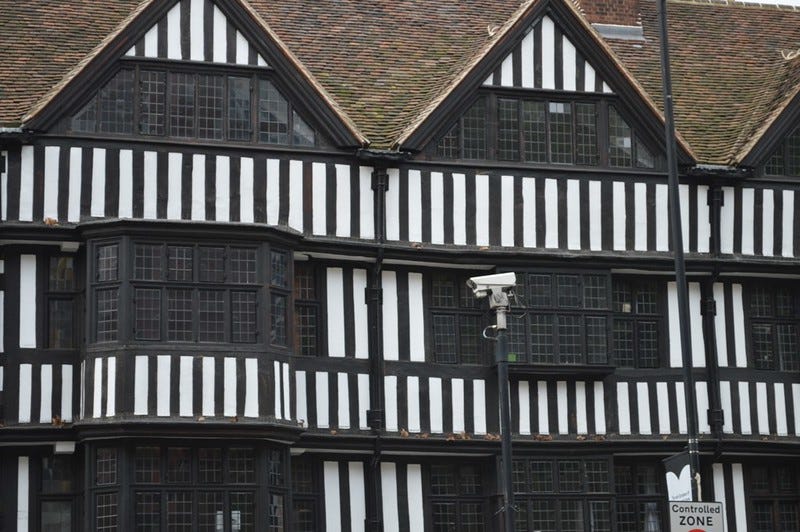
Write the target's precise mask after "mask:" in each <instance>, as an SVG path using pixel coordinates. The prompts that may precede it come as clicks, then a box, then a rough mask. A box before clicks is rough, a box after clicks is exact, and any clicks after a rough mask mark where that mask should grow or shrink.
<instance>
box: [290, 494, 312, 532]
mask: <svg viewBox="0 0 800 532" xmlns="http://www.w3.org/2000/svg"><path fill="white" fill-rule="evenodd" d="M315 516H316V509H315V508H314V503H313V501H306V500H303V501H299V500H297V498H295V499H294V527H295V530H297V532H315V531H316V530H317V529H316V527H315V523H316V517H315Z"/></svg>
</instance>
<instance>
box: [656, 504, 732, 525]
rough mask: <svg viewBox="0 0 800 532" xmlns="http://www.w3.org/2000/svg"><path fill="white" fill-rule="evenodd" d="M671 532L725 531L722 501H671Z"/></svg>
mask: <svg viewBox="0 0 800 532" xmlns="http://www.w3.org/2000/svg"><path fill="white" fill-rule="evenodd" d="M669 530H670V532H725V512H723V510H722V503H721V502H685V501H680V502H679V501H670V502H669Z"/></svg>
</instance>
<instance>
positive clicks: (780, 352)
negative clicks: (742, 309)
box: [747, 283, 800, 371]
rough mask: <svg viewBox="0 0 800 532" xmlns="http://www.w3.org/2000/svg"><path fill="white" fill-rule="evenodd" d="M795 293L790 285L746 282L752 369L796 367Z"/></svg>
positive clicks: (799, 315) (799, 346)
mask: <svg viewBox="0 0 800 532" xmlns="http://www.w3.org/2000/svg"><path fill="white" fill-rule="evenodd" d="M798 296H800V294H798V291H797V289H796V287H794V286H791V285H785V284H783V285H779V284H758V285H756V284H755V283H754V284H752V285H750V286H749V288H748V290H747V302H748V311H749V312H748V314H749V318H750V319H749V322H750V323H749V325H750V327H749V334H750V345H751V350H750V352H751V353H752V363H753V366H754V367H755V368H756V369H768V370H781V371H800V338H798V333H800V312H799V310H800V306H799V305H798V303H800V301H798Z"/></svg>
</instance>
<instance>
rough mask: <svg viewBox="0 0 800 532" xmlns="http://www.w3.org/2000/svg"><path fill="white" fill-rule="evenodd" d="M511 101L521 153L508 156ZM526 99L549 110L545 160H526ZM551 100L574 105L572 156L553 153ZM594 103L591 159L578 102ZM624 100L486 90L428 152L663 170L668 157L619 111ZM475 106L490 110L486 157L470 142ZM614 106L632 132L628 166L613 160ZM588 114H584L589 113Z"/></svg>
mask: <svg viewBox="0 0 800 532" xmlns="http://www.w3.org/2000/svg"><path fill="white" fill-rule="evenodd" d="M508 101H516V102H517V106H516V107H517V112H516V115H517V121H516V123H517V135H518V138H517V142H516V154H517V155H516V157H514V158H503V157H501V156H500V152H501V135H500V127H501V112H500V107H501V103H503V102H508ZM523 102H531V103H541V104H542V105H543V108H544V109H543V112H544V126H543V127H544V132H543V133H544V138H543V139H541V140H542V144H543V145H544V150H545V152H544V160H531V159H526V156H525V145H526V142H529V141H531V139H526V138H525V135H524V131H523V123H524V120H523V118H524V111H523V107H524V106H523ZM551 104H566V105H569V106H570V124H571V126H570V132H569V135H570V137H571V141H570V145H571V148H570V157H569V161H567V160H557V158H556V157H555V156H554V155H553V136H554V132H553V128H552V125H551V117H550V114H551V113H550V108H551ZM587 104H589V105H594V106H595V113H594V130H593V134H591V135H589V136H590V137H593V138H594V153H593V154H591V157H589V158H583V160H582V157H583V155H584V154H583V152H582V150H581V149H580V148H579V146H580V145H581V144H582V142H581V139H584V140H585V138H586V136H587V131H586V129H585V124H583V125H582V124H581V123H580V122H579V119H580V117H579V115H580V113H579V112H578V106H579V105H587ZM618 104H619V99H618V98H617V97H615V96H613V95H603V94H569V95H566V94H553V93H551V92H543V91H538V90H536V91H531V90H518V89H485V88H484V89H481V90H480V91H479V93H478V96H477V97H476V98H475V99H473V100H472V101H471V102H470V104H469V106H467V107H466V108H465V109H463V110H462V111H461V113H462V114H461V115H460V116H459V117H458V118H457V119H456V120H455V121H454V122H450V124H449V125H448V126H447V127H446V128H445V130H444V131H443V132H441V133H440V134H439V135H438V136H436V137H435V138H434V140H433V141H432V142H431V143H430V147H429V149H428V150H427V151H428V156H429V157H432V158H438V159H442V158H443V159H457V160H469V161H474V160H479V161H480V160H486V161H499V162H504V163H512V164H513V163H517V164H538V165H547V166H554V167H559V168H563V167H570V166H572V167H581V168H611V169H621V170H639V171H661V170H663V169H664V167H665V161H664V157H663V155H662V154H661V153H660V152H659V151H658V150H657V149H654V148H653V147H652V146H651V145H656V143H654V142H652V139H650V140H647V141H646V140H645V138H649V137H648V136H647V135H646V134H645V133H644V131H643V128H642V127H640V126H639V125H638V124H636V122H635V121H634V120H632V119H631V118H629V117H628V116H627V113H625V112H624V111H622V110H620V109H619V105H618ZM476 105H482V106H483V108H484V109H485V114H484V118H483V128H484V139H483V142H484V146H485V147H484V149H483V150H482V155H483V156H482V157H481V156H479V155H472V154H470V153H468V147H467V145H466V141H465V133H464V131H465V129H464V122H465V117H467V116H468V115H470V113H471V112H473V109H475V106H476ZM612 108H614V109H615V110H616V112H617V113H618V115H619V117H620V118H622V120H623V121H624V123H625V125H626V126H627V127H628V129H629V131H630V143H631V146H630V147H629V150H630V164H629V165H621V166H620V165H615V164H612V157H611V151H612V148H613V147H612V146H611V145H610V144H611V143H610V139H611V131H610V118H609V115H610V113H611V112H612V111H611V109H612ZM584 116H585V115H584ZM639 147H641V149H642V150H644V151H643V153H644V154H647V155H649V156H650V157H651V159H652V166H651V165H649V164H640V162H641V159H640V157H639V154H638V151H639Z"/></svg>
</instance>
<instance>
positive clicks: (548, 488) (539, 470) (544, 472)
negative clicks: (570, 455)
mask: <svg viewBox="0 0 800 532" xmlns="http://www.w3.org/2000/svg"><path fill="white" fill-rule="evenodd" d="M530 467H531V489H530V491H532V492H534V493H551V492H552V491H553V463H552V462H549V461H544V460H534V461H532V462H531V464H530Z"/></svg>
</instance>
